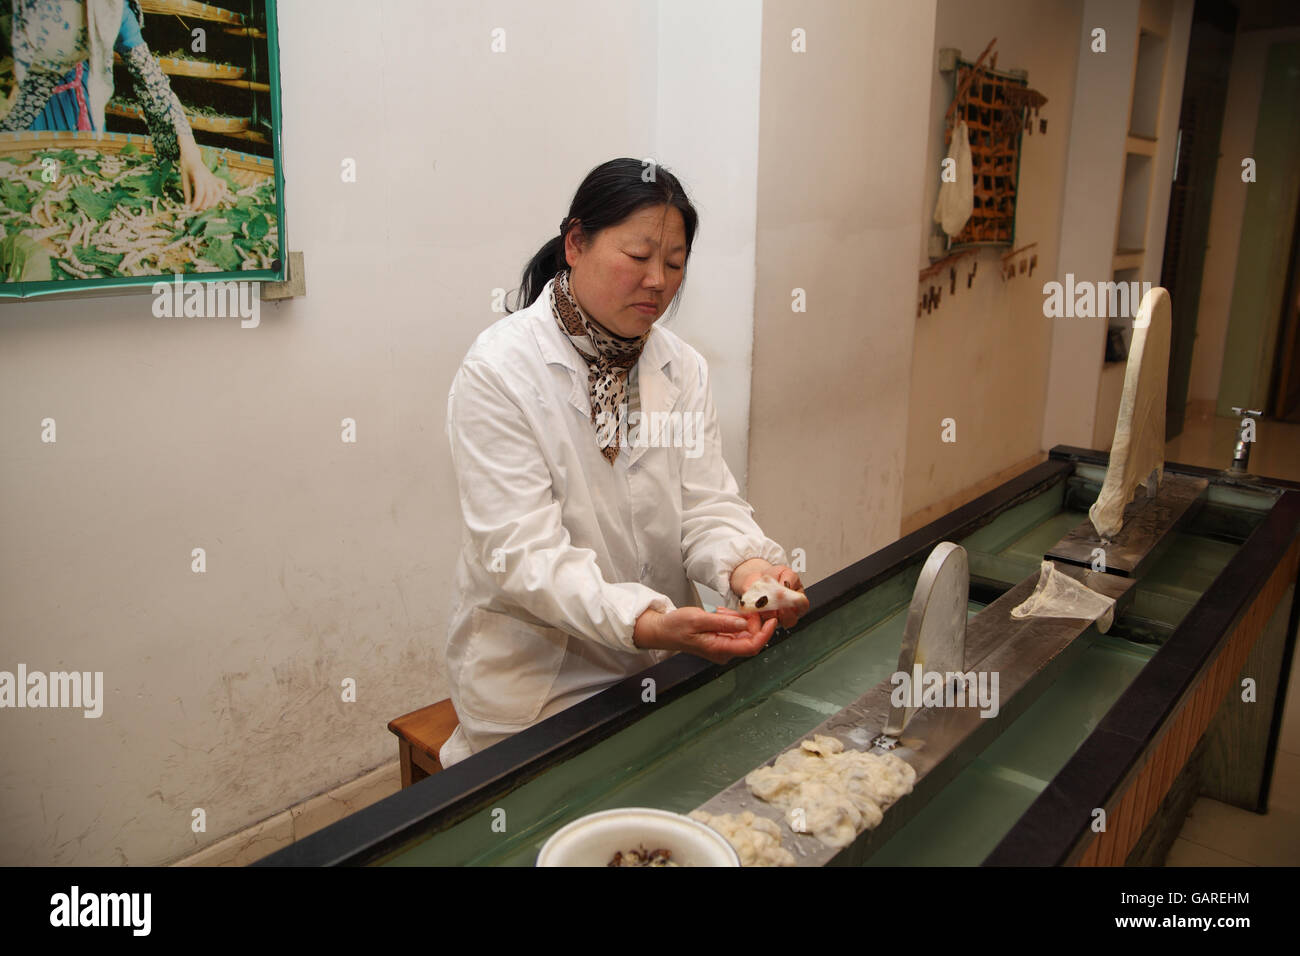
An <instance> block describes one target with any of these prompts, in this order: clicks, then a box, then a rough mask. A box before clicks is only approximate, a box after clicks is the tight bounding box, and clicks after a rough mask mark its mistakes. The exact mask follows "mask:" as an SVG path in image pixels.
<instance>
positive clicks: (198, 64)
mask: <svg viewBox="0 0 1300 956" xmlns="http://www.w3.org/2000/svg"><path fill="white" fill-rule="evenodd" d="M155 58H156V59H157V60H158V66H159V67H160V68H161V69H162V71H163V72H164V73H166V74H167V75H168V76H188V77H192V78H193V79H196V80H212V81H213V82H232V81H236V80H239V79H241V78H242V77H243V75H244V74H245V73H247V72H248V71H247V70H245V69H244V68H243V67H242V66H227V65H226V64H224V63H205V62H203V61H202V60H185V59H181V58H179V57H174V56H158V57H155ZM113 62H114V63H121V62H122V54H120V53H114V54H113ZM267 89H268V90H269V89H270V87H267Z"/></svg>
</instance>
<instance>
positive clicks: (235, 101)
mask: <svg viewBox="0 0 1300 956" xmlns="http://www.w3.org/2000/svg"><path fill="white" fill-rule="evenodd" d="M227 2H228V3H229V5H230V6H231V7H240V6H242V7H243V8H244V9H245V10H246V11H248V12H241V11H240V10H238V9H229V8H228V7H223V6H218V5H216V4H210V3H198V2H195V0H141V3H140V7H141V9H142V10H143V11H144V13H145V42H146V43H148V44H149V49H150V50H151V51H152V52H153V53H154V55H155V56H157V58H158V63H159V66H160V67H161V68H162V71H163V72H164V73H165V74H167V76H168V79H169V80H172V81H173V82H172V88H173V89H174V90H175V91H176V94H177V96H178V97H179V98H180V100H181V102H182V104H186V103H187V101H188V102H194V101H200V102H203V103H204V104H211V105H215V106H216V107H217V108H218V109H220V110H222V112H224V113H226V114H227V115H226V116H222V117H213V116H208V115H206V114H203V113H199V112H194V111H191V110H190V109H188V108H187V109H186V116H187V117H188V118H189V121H190V126H191V128H192V129H193V131H194V138H195V140H196V141H197V142H198V143H199V144H200V145H207V146H214V147H217V148H228V147H233V148H236V149H239V150H241V151H249V152H252V153H254V154H257V155H267V156H269V155H270V147H271V137H270V135H269V134H270V129H271V98H270V95H271V85H270V83H269V82H268V80H269V79H270V76H269V68H270V60H269V53H268V51H267V49H266V43H265V41H266V39H267V33H266V30H265V29H264V26H265V24H262V23H259V22H256V21H257V20H258V19H260V17H256V18H255V17H254V15H253V12H252V11H253V9H254V4H252V3H250V2H249V0H227ZM257 6H259V7H260V4H258V5H257ZM196 24H199V25H202V26H205V27H209V28H210V29H209V30H208V36H207V49H208V51H210V52H208V53H201V54H197V55H196V56H207V55H211V53H212V52H216V53H218V54H219V55H220V58H223V59H237V58H238V59H240V61H241V63H243V65H236V66H226V65H222V64H219V63H211V62H207V61H206V60H200V59H197V58H191V57H186V56H176V57H173V56H167V55H160V54H161V53H162V51H166V50H174V49H189V42H190V38H191V33H190V30H192V29H193V28H194V26H195V25H196ZM244 60H246V61H247V62H244ZM114 63H115V69H116V70H117V76H116V78H115V82H114V85H115V86H116V88H118V89H125V88H126V75H125V68H124V67H123V66H122V65H121V64H122V59H121V57H120V56H118V55H116V54H114ZM107 113H108V115H110V116H112V117H114V118H115V120H116V122H115V123H114V126H110V129H114V128H115V127H116V128H117V129H119V130H121V131H124V132H133V133H134V132H142V131H144V129H145V126H144V119H143V116H142V115H141V113H140V111H139V109H138V108H136V107H135V106H134V104H132V103H123V102H120V101H119V102H114V103H112V104H111V105H110V106H109V107H108V109H107ZM236 144H238V145H236Z"/></svg>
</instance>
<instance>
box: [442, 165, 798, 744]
mask: <svg viewBox="0 0 1300 956" xmlns="http://www.w3.org/2000/svg"><path fill="white" fill-rule="evenodd" d="M646 169H647V167H646V166H645V164H643V163H641V162H640V161H638V160H635V159H616V160H613V161H611V162H608V163H605V164H603V165H602V166H599V167H597V168H596V169H594V170H592V171H591V173H589V174H588V176H587V178H586V179H585V180H584V181H583V183H582V185H581V186H580V187H579V188H578V191H577V193H576V194H575V195H574V198H573V202H572V204H571V205H570V207H569V215H568V216H567V217H566V218H565V219H564V221H563V222H561V223H560V234H559V236H558V237H556V238H554V239H552V240H551V241H550V242H548V243H547V244H546V245H545V246H543V247H542V249H541V251H539V252H538V253H537V255H536V256H534V257H533V259H532V261H531V262H530V263H529V265H528V267H527V268H526V269H525V271H524V278H523V286H522V289H521V295H520V301H521V302H524V303H530V304H529V305H528V306H527V307H526V308H524V309H522V310H521V311H518V312H515V313H514V314H512V315H510V316H508V317H507V318H505V319H502V320H501V321H499V322H497V323H495V324H494V325H493V326H491V327H490V328H489V329H487V330H486V331H485V332H484V333H483V334H482V335H480V336H479V337H478V339H477V340H476V341H475V343H474V345H473V346H472V347H471V348H470V350H469V353H468V354H467V355H466V356H465V360H464V362H463V363H462V365H461V368H460V370H459V372H458V373H457V375H456V378H455V380H454V382H453V384H452V388H451V393H450V395H449V396H448V401H447V432H448V437H449V439H450V441H451V451H452V462H453V465H454V467H455V470H456V478H457V483H458V486H459V490H460V503H461V511H462V516H463V518H464V529H463V533H462V542H461V551H460V557H459V560H458V562H457V569H456V579H455V598H454V606H453V608H452V612H451V620H450V624H449V627H448V637H447V662H448V675H449V677H450V680H451V688H452V690H451V694H452V701H453V704H454V705H455V708H456V712H457V714H458V715H459V717H460V726H459V727H458V728H457V730H456V732H455V734H454V735H453V736H452V738H451V739H450V740H449V741H448V742H447V744H446V745H445V746H444V747H443V748H442V751H441V754H440V759H441V761H442V764H443V766H450V765H451V764H453V763H456V762H457V761H459V760H462V759H464V758H465V757H467V756H469V754H470V753H472V752H476V751H478V750H481V749H483V748H484V747H487V746H489V745H490V744H492V743H495V742H496V741H499V740H502V739H504V738H505V737H508V736H510V735H511V734H514V733H517V732H519V731H520V730H523V729H524V728H525V727H528V726H531V725H532V724H535V723H537V722H538V721H540V720H542V719H544V718H546V717H548V716H550V715H551V714H553V713H556V712H557V711H560V710H563V709H564V708H566V707H569V706H571V705H573V704H575V703H577V702H578V701H580V700H582V699H584V698H586V697H589V696H591V695H592V694H594V693H596V692H598V691H600V690H602V689H604V688H605V687H608V686H610V685H611V684H613V683H615V682H617V681H619V680H621V679H623V678H624V677H627V676H629V675H632V674H636V673H638V672H639V671H641V670H644V669H645V668H646V667H649V666H650V665H652V664H654V663H656V662H658V661H660V660H663V659H664V658H665V657H667V656H668V655H670V654H671V653H672V652H674V651H686V652H688V653H691V654H695V655H698V656H700V657H703V658H705V659H707V660H710V661H713V662H715V663H725V662H726V661H728V660H730V659H731V658H733V657H737V656H745V657H748V656H753V655H754V654H757V653H758V652H759V651H760V650H761V649H762V648H763V646H764V645H765V644H766V643H767V642H768V640H770V639H771V637H772V634H773V632H774V630H775V628H776V625H777V622H778V620H779V621H780V623H781V624H783V625H785V626H787V627H788V626H792V625H793V624H794V623H795V621H796V620H797V619H798V617H799V615H800V614H802V613H803V612H804V611H806V610H807V600H806V598H805V599H804V602H803V605H802V606H801V607H799V608H797V609H794V610H783V611H780V612H767V613H765V614H763V615H742V614H739V613H738V612H736V611H734V610H730V609H719V610H718V611H717V612H714V613H710V612H706V611H705V610H704V609H703V608H702V607H700V606H699V603H700V602H699V595H698V594H697V593H696V591H695V587H694V585H693V584H692V583H691V582H692V581H699V582H701V583H703V584H706V585H708V586H709V587H711V588H713V589H714V590H715V591H717V592H719V593H721V594H729V595H733V596H739V595H740V594H742V593H743V592H744V591H745V590H746V589H747V588H748V587H749V586H750V584H752V583H753V582H754V581H755V580H757V579H758V578H759V577H763V576H766V577H770V578H773V579H776V580H779V581H780V582H781V583H783V584H785V585H787V586H788V587H790V588H792V589H795V590H798V591H800V592H802V585H801V583H800V581H799V576H798V575H797V574H796V573H795V572H794V571H793V570H791V569H790V568H789V567H788V566H787V565H786V557H785V552H784V551H783V550H782V548H781V546H780V545H778V544H777V543H776V542H774V541H772V540H770V539H769V538H767V537H766V536H765V535H764V534H763V532H762V530H761V529H760V528H759V527H758V525H757V524H756V523H755V522H754V520H753V517H752V515H753V511H752V509H751V508H750V506H749V505H748V504H747V503H746V502H745V501H744V500H743V499H741V498H740V497H739V496H738V495H737V486H736V482H735V479H734V478H733V477H732V475H731V472H730V471H729V470H728V468H727V465H726V463H725V462H724V461H723V459H722V454H721V441H720V438H719V433H718V423H717V414H716V412H715V410H714V406H713V401H712V398H711V396H710V392H709V379H708V368H707V366H706V364H705V362H704V359H703V358H701V357H700V355H699V353H698V352H696V351H695V350H694V349H693V348H691V347H690V346H689V345H687V344H686V343H685V342H683V341H682V340H681V339H680V338H678V337H677V336H676V335H675V334H674V333H672V332H671V331H669V330H667V329H665V328H658V327H655V322H656V320H657V319H658V318H659V316H660V315H662V314H663V311H664V308H665V307H666V306H667V305H668V304H669V303H670V302H674V301H675V299H676V296H677V290H678V287H679V286H680V285H681V282H682V278H683V276H684V274H685V267H686V261H687V259H688V258H689V256H690V250H691V243H692V241H693V239H694V235H695V227H696V222H697V216H696V212H695V209H694V207H693V206H692V205H691V203H690V201H689V200H688V199H687V198H686V196H685V194H684V192H683V191H682V188H681V185H680V183H678V181H677V179H676V178H675V177H674V176H672V175H671V174H670V173H668V172H667V171H665V170H664V169H663V168H662V167H659V168H657V169H654V170H652V175H651V176H650V177H649V178H650V181H649V182H647V181H645V177H644V176H643V174H645V173H646ZM645 421H649V422H651V423H654V424H656V425H662V424H663V423H664V422H668V423H670V425H671V426H672V427H667V428H664V427H660V428H656V429H652V428H648V427H639V426H640V423H641V422H645ZM678 423H680V425H679V424H678ZM731 600H732V602H733V603H734V597H732V598H731Z"/></svg>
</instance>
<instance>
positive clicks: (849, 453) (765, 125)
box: [749, 0, 935, 583]
mask: <svg viewBox="0 0 1300 956" xmlns="http://www.w3.org/2000/svg"><path fill="white" fill-rule="evenodd" d="M934 12H935V4H934V0H922V2H909V3H896V2H892V0H867V2H857V0H838V2H826V3H817V4H808V3H798V2H793V0H768V2H767V3H765V4H764V8H763V77H762V90H761V96H760V100H759V103H760V109H761V120H760V124H759V159H760V162H759V178H758V246H757V256H758V268H757V283H756V293H755V299H754V374H753V386H752V387H753V395H752V400H751V403H750V423H751V433H750V444H749V463H750V470H749V489H750V500H751V501H752V502H753V504H754V506H755V508H756V509H757V517H758V520H759V521H760V523H761V524H762V525H763V528H764V530H765V531H767V533H768V534H769V535H771V536H772V537H774V538H775V539H776V540H777V541H780V542H781V543H782V544H783V545H785V547H786V548H787V550H790V549H792V548H801V549H803V550H804V551H805V552H806V556H807V569H806V572H805V573H804V575H803V580H804V582H805V583H811V582H813V581H816V580H819V579H821V578H823V577H825V576H826V575H828V574H830V573H833V572H835V571H838V570H839V569H840V568H842V567H844V566H845V565H847V564H849V563H850V562H851V561H854V560H857V559H859V558H861V557H863V556H864V555H867V554H869V553H871V552H872V551H874V550H876V549H877V548H879V547H881V546H882V545H884V544H887V543H888V542H890V541H893V540H894V539H895V538H897V536H898V525H899V518H900V516H901V506H902V500H903V465H904V454H905V452H906V444H907V440H906V428H907V400H908V394H909V389H910V384H909V380H910V377H911V375H910V370H911V356H912V320H911V309H913V308H914V305H915V303H914V302H913V298H912V295H913V290H914V288H915V282H914V281H913V278H912V277H914V276H915V269H916V249H917V245H918V243H919V242H920V237H921V218H920V216H919V213H920V207H921V197H922V195H923V192H924V183H923V180H924V169H923V166H922V164H921V162H920V159H921V157H922V155H923V149H924V144H925V142H926V134H927V130H928V128H929V119H928V116H927V111H928V109H929V103H930V71H931V63H932V59H933V56H934ZM795 30H802V31H804V35H805V36H806V39H807V52H805V53H796V52H793V51H792V48H791V42H792V33H793V31H795ZM794 289H803V290H804V291H805V293H806V295H807V311H806V312H804V313H796V312H793V311H792V309H791V304H792V290H794Z"/></svg>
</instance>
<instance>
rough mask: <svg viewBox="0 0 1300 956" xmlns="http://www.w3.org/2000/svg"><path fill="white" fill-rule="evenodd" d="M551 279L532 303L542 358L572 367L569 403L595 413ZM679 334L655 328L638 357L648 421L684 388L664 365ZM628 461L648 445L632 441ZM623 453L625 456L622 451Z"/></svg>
mask: <svg viewBox="0 0 1300 956" xmlns="http://www.w3.org/2000/svg"><path fill="white" fill-rule="evenodd" d="M554 281H555V280H554V279H551V280H550V281H549V282H547V283H546V285H545V287H544V288H543V289H542V293H541V295H539V296H538V297H537V299H536V300H535V301H534V302H533V304H532V305H530V306H529V307H528V311H529V312H530V313H531V315H530V316H529V318H530V319H531V322H530V325H531V326H532V329H533V335H534V337H535V338H536V339H537V347H538V348H539V349H540V350H541V353H542V359H543V360H544V361H545V362H546V363H547V364H548V365H563V366H564V367H565V368H567V369H568V370H569V373H570V376H571V378H572V382H573V385H572V387H571V388H570V389H569V404H570V405H572V406H573V407H574V408H576V409H577V410H578V411H580V412H582V414H583V416H584V417H586V418H590V417H591V398H590V396H589V395H588V394H587V362H586V360H585V359H584V358H583V357H582V356H581V355H579V354H578V350H577V348H575V347H574V345H573V343H572V342H570V341H569V337H568V336H567V335H565V334H564V331H563V330H562V329H561V328H560V326H559V324H558V323H557V322H556V321H555V316H553V315H552V314H551V283H552V282H554ZM677 343H678V340H677V337H676V336H675V335H673V333H671V332H669V331H668V330H667V329H661V328H658V327H655V328H652V329H651V331H650V335H649V337H648V338H647V339H646V342H645V346H644V347H643V348H642V349H641V356H640V358H638V359H637V378H638V382H639V391H640V398H641V420H642V422H645V421H646V419H647V416H649V415H650V414H651V413H652V412H668V411H671V410H672V407H673V404H674V403H675V402H676V401H677V395H678V393H679V392H680V391H681V390H680V389H679V388H678V387H677V386H676V385H674V384H673V382H672V379H670V378H669V377H668V376H667V375H665V374H664V371H663V370H664V368H665V367H666V366H667V365H668V363H669V362H671V361H672V360H673V359H674V358H676V357H677V353H678V351H679V349H678V347H677ZM626 451H627V452H628V456H627V463H628V465H629V466H631V465H632V464H634V463H635V462H636V461H637V459H639V458H640V457H641V456H642V455H643V454H645V451H646V446H645V445H632V446H631V447H630V448H628V449H626ZM620 457H622V455H621V453H620Z"/></svg>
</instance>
